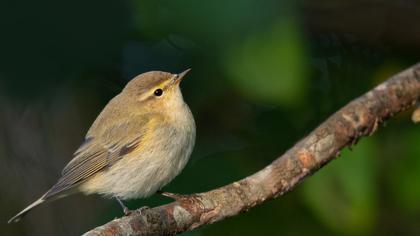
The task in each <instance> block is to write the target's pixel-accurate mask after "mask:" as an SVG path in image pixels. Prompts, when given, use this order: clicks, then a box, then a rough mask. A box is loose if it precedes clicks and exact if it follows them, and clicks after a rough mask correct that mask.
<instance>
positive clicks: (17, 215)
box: [7, 196, 45, 224]
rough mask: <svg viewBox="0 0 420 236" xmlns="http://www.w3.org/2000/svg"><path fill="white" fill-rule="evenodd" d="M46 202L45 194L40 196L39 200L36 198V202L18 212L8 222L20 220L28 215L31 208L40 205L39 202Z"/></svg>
mask: <svg viewBox="0 0 420 236" xmlns="http://www.w3.org/2000/svg"><path fill="white" fill-rule="evenodd" d="M43 202H45V199H44V196H42V197H40V198H39V199H38V200H36V201H35V202H34V203H32V204H31V205H29V206H28V207H26V208H25V209H23V210H22V211H21V212H19V213H17V214H16V215H15V216H13V217H12V218H11V219H10V220H9V221H8V222H7V223H8V224H10V223H15V222H18V221H19V220H20V219H22V217H24V216H25V215H26V213H28V212H29V211H30V210H32V209H33V208H34V207H36V206H38V205H39V204H41V203H43Z"/></svg>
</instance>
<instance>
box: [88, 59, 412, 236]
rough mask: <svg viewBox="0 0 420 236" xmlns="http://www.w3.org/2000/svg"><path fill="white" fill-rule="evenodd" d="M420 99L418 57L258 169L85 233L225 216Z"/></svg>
mask: <svg viewBox="0 0 420 236" xmlns="http://www.w3.org/2000/svg"><path fill="white" fill-rule="evenodd" d="M418 101H420V63H419V64H417V65H415V66H413V67H411V68H409V69H407V70H405V71H403V72H401V73H400V74H398V75H395V76H393V77H392V78H390V79H389V80H387V81H385V82H383V83H382V84H380V85H379V86H377V87H376V88H375V89H373V90H371V91H369V92H368V93H366V94H365V95H363V96H361V97H359V98H357V99H355V100H353V101H352V102H350V103H349V104H348V105H346V106H345V107H343V108H342V109H341V110H339V111H338V112H336V113H335V114H333V115H332V116H331V117H330V118H328V119H327V120H326V121H325V122H324V123H322V124H321V125H320V126H319V127H318V128H316V129H315V130H314V131H313V132H312V133H310V134H309V135H308V136H307V137H305V138H304V139H302V140H301V141H300V142H298V143H297V144H296V145H295V146H294V147H293V148H291V149H290V150H289V151H287V152H286V153H285V154H283V155H282V156H281V157H279V158H278V159H276V160H275V161H274V162H272V163H271V164H270V165H268V166H267V167H265V168H264V169H262V170H260V171H258V172H257V173H255V174H253V175H251V176H249V177H247V178H245V179H242V180H240V181H237V182H234V183H232V184H229V185H226V186H224V187H221V188H217V189H214V190H211V191H209V192H205V193H199V194H193V195H188V196H186V197H184V198H180V199H178V200H177V201H175V202H172V203H170V204H167V205H163V206H158V207H155V208H151V209H146V210H142V211H141V213H140V212H136V213H133V214H132V215H130V216H126V217H122V218H120V219H116V220H113V221H111V222H109V223H107V224H105V225H103V226H100V227H97V228H95V229H93V230H91V231H89V232H87V233H86V234H85V236H98V235H173V234H176V233H181V232H184V231H188V230H193V229H196V228H198V227H200V226H203V225H206V224H211V223H214V222H217V221H221V220H223V219H225V218H227V217H231V216H235V215H237V214H239V213H240V212H243V211H247V210H249V209H250V208H252V207H254V206H255V205H258V204H261V203H263V202H265V201H267V200H270V199H273V198H276V197H278V196H280V195H283V194H284V193H286V192H288V191H290V190H292V189H293V188H294V187H296V186H297V184H298V183H299V182H301V181H302V180H303V179H304V178H305V177H307V176H309V175H311V174H312V173H314V172H315V171H317V170H318V169H319V168H321V167H322V166H323V165H325V164H326V163H328V162H330V161H331V160H333V159H334V158H335V157H337V156H338V155H339V154H340V150H341V149H343V148H345V147H346V146H352V145H354V144H355V143H356V142H357V141H358V139H359V138H361V137H363V136H369V135H371V134H372V133H374V132H375V131H376V129H377V128H378V127H379V124H380V123H382V122H383V121H384V120H386V119H387V118H389V117H391V116H393V115H394V114H396V113H398V112H401V111H403V110H406V109H407V108H409V107H411V106H414V105H415V103H416V102H418Z"/></svg>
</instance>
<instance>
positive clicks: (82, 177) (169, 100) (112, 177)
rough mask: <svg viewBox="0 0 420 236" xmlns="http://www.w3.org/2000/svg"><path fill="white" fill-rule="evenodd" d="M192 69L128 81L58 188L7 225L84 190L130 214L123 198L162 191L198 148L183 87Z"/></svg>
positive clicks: (76, 154)
mask: <svg viewBox="0 0 420 236" xmlns="http://www.w3.org/2000/svg"><path fill="white" fill-rule="evenodd" d="M189 71H190V69H188V70H185V71H184V72H182V73H179V74H172V73H169V72H162V71H150V72H146V73H143V74H140V75H138V76H136V77H135V78H134V79H132V80H131V81H129V82H128V83H127V85H126V86H125V87H124V89H122V91H121V92H120V93H119V94H118V95H116V96H115V97H114V98H112V99H111V100H110V101H109V102H108V104H107V105H106V106H105V107H104V109H103V110H102V111H101V112H100V114H99V115H98V117H97V118H96V120H95V121H94V122H93V124H92V126H91V127H90V129H89V130H88V132H87V134H86V136H85V139H84V141H83V142H82V144H81V145H80V147H79V148H78V149H77V150H76V151H75V152H74V154H73V158H72V159H71V160H70V162H69V163H68V164H67V165H66V166H65V167H64V169H63V170H62V172H61V177H60V178H59V179H58V181H57V182H56V184H55V185H53V186H52V187H51V188H50V189H49V190H48V191H47V192H45V194H43V195H42V196H41V197H40V198H39V199H38V200H36V201H35V202H33V203H32V204H30V205H29V206H28V207H26V208H25V209H23V210H22V211H21V212H19V213H18V214H16V215H15V216H14V217H12V218H11V219H10V220H9V221H8V223H12V222H18V221H19V220H20V219H21V218H22V217H23V216H24V215H26V214H27V213H28V212H29V211H30V210H32V209H33V208H34V207H37V206H39V205H40V204H43V203H47V202H51V201H54V200H57V199H59V198H63V197H66V196H68V195H71V194H74V193H80V192H81V193H84V194H87V195H88V194H99V195H101V196H104V197H106V198H115V199H116V200H117V201H118V202H119V204H120V205H121V206H122V208H123V210H124V213H126V214H129V213H130V210H128V208H127V207H126V206H125V205H124V203H123V201H124V200H129V199H136V198H147V197H149V196H151V195H153V194H155V193H157V192H159V191H161V188H162V187H163V186H165V185H166V184H168V183H169V182H170V181H172V180H173V179H174V178H175V177H176V176H177V175H178V174H179V173H180V172H181V171H182V169H183V168H184V167H185V165H186V164H187V162H188V160H189V158H190V155H191V153H192V151H193V148H194V144H195V136H196V126H195V121H194V117H193V115H192V113H191V111H190V109H189V107H188V105H187V104H186V103H185V102H184V99H183V96H182V93H181V90H180V86H179V85H180V82H181V81H182V80H183V79H184V78H185V75H186V74H187V73H188V72H189ZM164 195H165V194H164ZM165 196H169V197H171V196H172V197H174V196H176V194H171V193H168V194H167V195H165Z"/></svg>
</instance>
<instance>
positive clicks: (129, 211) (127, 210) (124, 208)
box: [115, 196, 133, 216]
mask: <svg viewBox="0 0 420 236" xmlns="http://www.w3.org/2000/svg"><path fill="white" fill-rule="evenodd" d="M115 199H116V200H117V202H118V203H119V204H120V206H121V207H122V209H123V211H124V215H126V216H128V215H130V214H131V213H132V212H133V211H132V210H130V209H128V207H126V206H125V205H124V203H123V202H122V201H121V199H120V198H119V197H117V196H115Z"/></svg>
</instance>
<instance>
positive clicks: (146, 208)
mask: <svg viewBox="0 0 420 236" xmlns="http://www.w3.org/2000/svg"><path fill="white" fill-rule="evenodd" d="M148 209H150V207H148V206H142V207H140V208H139V209H137V210H136V211H138V212H139V213H140V215H144V211H145V210H148Z"/></svg>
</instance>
